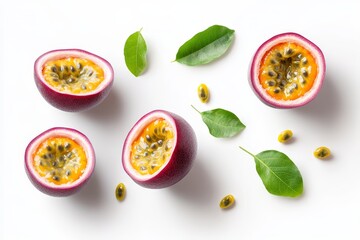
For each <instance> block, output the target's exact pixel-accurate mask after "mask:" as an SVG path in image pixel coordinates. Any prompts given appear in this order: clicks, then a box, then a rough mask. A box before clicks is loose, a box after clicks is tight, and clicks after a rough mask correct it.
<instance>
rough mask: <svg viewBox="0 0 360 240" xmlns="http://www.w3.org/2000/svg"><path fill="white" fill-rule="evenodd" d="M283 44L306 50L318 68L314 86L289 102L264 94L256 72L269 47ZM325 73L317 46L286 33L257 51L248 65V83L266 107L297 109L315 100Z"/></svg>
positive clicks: (322, 56)
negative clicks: (297, 46) (287, 43)
mask: <svg viewBox="0 0 360 240" xmlns="http://www.w3.org/2000/svg"><path fill="white" fill-rule="evenodd" d="M284 42H294V43H296V44H299V45H301V46H302V47H304V48H305V49H307V50H308V51H309V52H311V54H312V55H313V57H314V58H315V59H316V61H317V66H318V75H317V77H316V79H315V81H314V85H313V87H312V88H311V90H310V91H309V92H307V93H306V94H305V95H304V96H302V97H300V98H298V99H295V100H290V101H282V100H276V99H274V98H271V97H270V96H268V95H267V94H266V93H265V91H264V89H263V88H262V87H261V86H260V85H259V84H258V81H259V80H258V71H259V67H260V63H261V60H262V58H263V56H264V55H265V54H266V53H267V52H268V51H269V50H270V49H271V47H273V46H275V45H277V44H279V43H284ZM325 73H326V62H325V57H324V54H323V53H322V51H321V49H320V48H319V47H318V46H316V45H315V44H314V43H313V42H311V41H310V40H308V39H306V38H305V37H303V36H301V35H300V34H297V33H293V32H287V33H282V34H278V35H276V36H274V37H272V38H270V39H269V40H267V41H265V42H264V43H263V44H262V45H261V46H260V47H259V48H258V49H257V51H256V52H255V54H254V56H253V58H252V60H251V63H250V68H249V83H250V86H251V88H252V90H253V91H254V93H255V94H256V96H257V97H258V98H259V99H260V100H261V101H262V102H263V103H265V104H266V105H268V106H270V107H273V108H279V109H289V108H297V107H301V106H304V105H306V104H308V103H309V102H311V101H312V100H314V99H315V97H316V96H317V94H318V93H319V91H320V89H321V87H322V85H323V82H324V79H325Z"/></svg>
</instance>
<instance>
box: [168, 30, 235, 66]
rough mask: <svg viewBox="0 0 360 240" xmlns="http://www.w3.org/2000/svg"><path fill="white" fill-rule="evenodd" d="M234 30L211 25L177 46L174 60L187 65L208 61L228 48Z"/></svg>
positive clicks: (217, 56)
mask: <svg viewBox="0 0 360 240" xmlns="http://www.w3.org/2000/svg"><path fill="white" fill-rule="evenodd" d="M234 32H235V31H234V30H231V29H229V28H227V27H224V26H219V25H214V26H211V27H209V28H208V29H206V30H205V31H203V32H199V33H197V34H196V35H195V36H193V37H192V38H191V39H190V40H188V41H187V42H185V43H184V44H183V45H182V46H181V47H180V48H179V50H178V52H177V54H176V59H175V61H177V62H179V63H182V64H186V65H189V66H195V65H201V64H207V63H210V62H212V61H213V60H215V59H217V58H219V57H220V56H221V55H223V54H224V53H225V52H226V51H227V50H228V48H229V47H230V45H231V43H232V41H233V39H234Z"/></svg>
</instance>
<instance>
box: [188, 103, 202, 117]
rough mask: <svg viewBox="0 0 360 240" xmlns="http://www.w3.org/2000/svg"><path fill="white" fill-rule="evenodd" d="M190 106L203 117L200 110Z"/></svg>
mask: <svg viewBox="0 0 360 240" xmlns="http://www.w3.org/2000/svg"><path fill="white" fill-rule="evenodd" d="M190 106H191V107H192V108H193V109H195V111H197V112H198V113H199V114H200V115H201V112H200V111H199V110H197V109H196V108H195V107H194V106H193V105H190Z"/></svg>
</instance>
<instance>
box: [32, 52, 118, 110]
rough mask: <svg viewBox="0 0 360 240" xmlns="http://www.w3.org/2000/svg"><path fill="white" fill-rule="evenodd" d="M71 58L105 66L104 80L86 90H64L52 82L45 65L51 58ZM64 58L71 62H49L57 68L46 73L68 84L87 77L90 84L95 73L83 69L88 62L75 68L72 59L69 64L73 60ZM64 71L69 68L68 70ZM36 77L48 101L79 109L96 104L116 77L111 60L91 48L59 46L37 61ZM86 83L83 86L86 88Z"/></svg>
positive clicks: (61, 107)
mask: <svg viewBox="0 0 360 240" xmlns="http://www.w3.org/2000/svg"><path fill="white" fill-rule="evenodd" d="M71 58H75V59H84V60H86V61H89V62H90V63H92V64H93V65H94V66H97V67H98V68H99V69H102V71H103V72H102V78H103V79H102V81H101V83H100V84H99V85H98V86H97V87H96V88H94V89H92V90H89V89H88V91H87V92H80V93H74V92H71V91H61V90H59V89H58V88H56V87H54V86H53V85H52V84H50V83H51V82H50V83H49V81H47V80H46V77H45V75H44V71H45V72H46V69H45V65H46V64H47V63H49V62H54V61H57V60H59V61H61V59H71ZM64 62H65V63H67V64H68V65H61V66H60V65H54V66H53V67H51V66H47V69H49V68H50V67H51V68H54V72H53V73H52V72H51V71H47V72H46V74H47V77H48V78H50V77H51V75H52V76H53V77H54V78H53V80H54V81H57V83H58V84H62V85H65V86H68V85H67V84H69V85H71V84H73V83H72V82H77V79H79V78H81V79H82V80H83V79H85V84H87V83H86V80H87V79H89V75H90V74H92V71H91V70H89V71H87V72H84V71H82V70H83V69H85V67H86V66H82V65H81V64H79V63H78V64H79V67H78V68H76V66H73V63H72V65H71V64H70V63H71V61H69V60H64ZM61 71H66V74H65V73H64V72H61ZM49 72H50V73H49ZM63 73H64V74H63ZM60 75H61V77H60ZM85 75H86V77H88V78H82V76H85ZM91 77H92V78H96V74H93V75H92V76H91ZM34 78H35V83H36V86H37V88H38V90H39V91H40V93H41V95H42V96H43V97H44V98H45V100H46V101H47V102H48V103H50V104H51V105H52V106H54V107H56V108H58V109H60V110H63V111H67V112H78V111H84V110H88V109H91V108H93V107H95V106H96V105H98V104H100V103H101V102H102V101H103V100H104V99H105V98H106V97H107V96H108V95H109V92H110V89H111V87H112V85H113V81H114V70H113V68H112V66H111V64H110V63H109V62H108V61H106V60H105V59H103V58H101V57H99V56H97V55H95V54H92V53H90V52H87V51H84V50H80V49H59V50H53V51H49V52H47V53H44V54H43V55H41V56H40V57H39V58H38V59H37V60H36V61H35V64H34ZM62 78H63V79H62ZM65 78H66V79H65ZM85 84H84V85H82V86H81V87H83V88H85V89H86V85H85Z"/></svg>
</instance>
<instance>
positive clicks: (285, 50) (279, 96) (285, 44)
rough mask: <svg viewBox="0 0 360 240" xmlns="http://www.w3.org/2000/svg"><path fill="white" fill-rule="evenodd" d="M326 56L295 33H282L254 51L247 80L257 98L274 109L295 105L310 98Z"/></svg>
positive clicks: (316, 88)
mask: <svg viewBox="0 0 360 240" xmlns="http://www.w3.org/2000/svg"><path fill="white" fill-rule="evenodd" d="M325 71H326V65H325V57H324V55H323V53H322V51H321V50H320V48H319V47H317V46H316V45H315V44H314V43H312V42H311V41H309V40H308V39H306V38H305V37H303V36H301V35H299V34H297V33H283V34H279V35H276V36H274V37H272V38H270V39H269V40H267V41H266V42H264V43H263V44H262V45H261V46H260V47H259V48H258V50H257V51H256V53H255V55H254V57H253V59H252V62H251V65H250V73H249V82H250V85H251V87H252V89H253V90H254V92H255V94H256V95H257V96H258V98H259V99H260V100H261V101H263V102H264V103H265V104H267V105H269V106H271V107H275V108H295V107H300V106H303V105H305V104H307V103H309V102H310V101H312V100H313V99H314V98H315V97H316V96H317V94H318V93H319V91H320V89H321V86H322V84H323V81H324V78H325Z"/></svg>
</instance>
